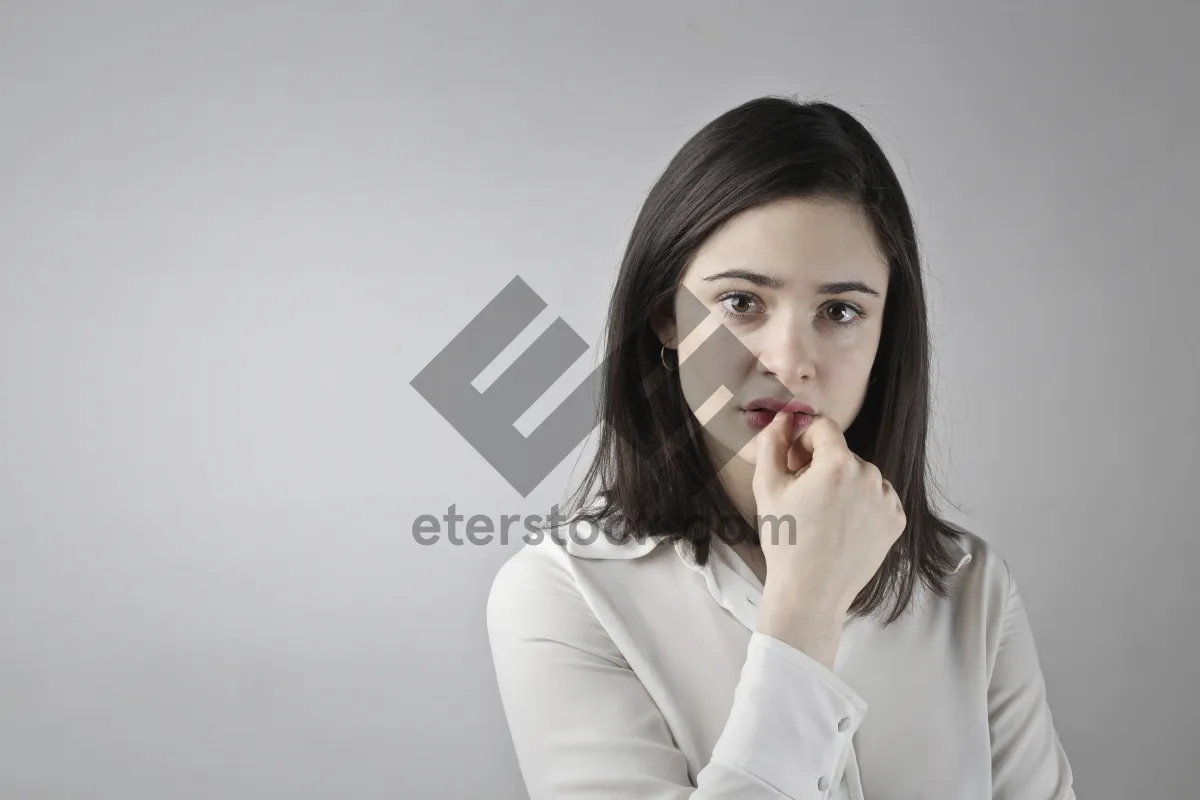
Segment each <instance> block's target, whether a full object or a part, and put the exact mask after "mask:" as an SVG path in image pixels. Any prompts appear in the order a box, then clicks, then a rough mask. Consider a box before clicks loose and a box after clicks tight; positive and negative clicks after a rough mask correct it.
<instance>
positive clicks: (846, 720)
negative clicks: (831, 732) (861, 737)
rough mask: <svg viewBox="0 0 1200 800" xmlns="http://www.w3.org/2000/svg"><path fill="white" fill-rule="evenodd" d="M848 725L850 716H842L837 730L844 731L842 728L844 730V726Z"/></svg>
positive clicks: (847, 726)
mask: <svg viewBox="0 0 1200 800" xmlns="http://www.w3.org/2000/svg"><path fill="white" fill-rule="evenodd" d="M849 727H850V718H849V717H843V718H842V721H841V722H839V723H838V730H839V731H844V730H846V728H849Z"/></svg>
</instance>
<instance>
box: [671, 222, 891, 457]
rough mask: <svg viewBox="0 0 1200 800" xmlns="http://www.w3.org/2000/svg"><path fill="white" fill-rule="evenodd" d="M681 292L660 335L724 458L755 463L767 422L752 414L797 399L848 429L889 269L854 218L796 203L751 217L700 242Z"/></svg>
mask: <svg viewBox="0 0 1200 800" xmlns="http://www.w3.org/2000/svg"><path fill="white" fill-rule="evenodd" d="M683 288H684V289H686V292H685V291H681V292H678V293H677V295H676V300H675V304H674V313H675V316H674V318H673V319H670V320H664V321H660V322H659V323H657V324H656V325H655V329H656V332H657V334H658V336H659V339H660V340H661V341H663V342H664V343H665V344H666V345H667V347H669V348H678V359H679V378H680V381H681V384H682V387H683V393H684V396H685V398H686V399H687V403H688V406H689V407H690V408H691V410H692V413H693V414H695V415H696V417H697V419H698V421H699V422H700V424H701V425H703V427H704V429H705V432H706V436H707V438H708V440H709V444H710V446H713V445H716V446H717V447H716V448H715V450H716V452H720V453H722V454H723V455H724V456H725V459H724V460H726V461H727V460H728V457H729V456H731V455H734V454H736V455H738V456H740V457H741V458H742V459H743V460H744V461H746V462H748V463H750V464H753V463H754V460H755V450H756V448H755V447H754V437H755V434H756V433H757V432H758V431H759V430H761V429H762V427H764V426H765V425H766V423H768V422H769V421H770V419H771V417H772V416H773V415H774V414H773V412H772V411H770V410H765V411H764V410H760V411H757V412H755V410H754V406H755V404H756V402H761V401H763V400H776V401H784V402H787V401H789V400H793V399H794V400H795V401H798V402H801V403H805V404H807V405H808V406H810V407H811V408H812V410H813V411H814V412H815V415H816V416H824V417H828V418H830V419H832V420H833V421H834V422H836V423H837V426H838V428H839V429H840V430H842V431H845V430H846V429H847V428H848V427H849V426H850V424H851V423H852V422H853V421H854V418H855V417H856V416H857V415H858V412H859V409H860V408H862V404H863V400H864V398H865V396H866V391H867V382H868V381H869V379H870V372H871V366H872V364H873V363H874V361H875V353H876V350H877V349H878V346H879V336H880V330H881V325H882V320H883V310H884V298H886V297H887V289H888V267H887V260H886V258H885V257H884V256H883V254H882V252H880V250H879V249H878V247H877V245H876V243H875V238H874V235H873V231H872V229H871V227H870V223H869V222H868V221H867V219H866V218H865V216H864V215H863V214H862V213H861V212H859V211H858V210H857V209H855V208H854V207H853V206H850V205H847V204H844V203H839V202H836V201H830V200H798V199H788V200H779V201H775V202H772V203H769V204H766V205H762V206H758V207H756V208H752V209H749V210H747V211H745V212H743V213H741V214H739V215H738V216H736V217H734V218H732V219H730V220H729V221H728V222H727V223H726V224H725V225H724V226H722V227H721V228H719V229H718V230H717V231H716V232H714V233H713V234H712V235H711V236H710V237H709V238H708V239H707V240H706V241H705V242H704V244H703V245H702V246H701V247H700V249H699V250H698V251H697V252H696V254H695V256H694V258H693V259H692V262H691V264H690V265H689V267H688V269H687V272H686V273H685V274H684V277H683ZM689 293H690V296H691V297H689V296H688V295H689ZM691 298H695V299H694V300H692V299H691ZM696 301H698V302H696ZM722 328H723V329H724V330H722ZM680 334H686V336H685V337H684V338H683V341H682V342H681V341H680V340H679V337H680ZM714 334H715V335H714ZM667 363H668V364H670V363H671V360H670V355H669V354H668V361H667ZM672 366H673V365H672ZM795 434H796V435H798V434H799V429H796V431H795Z"/></svg>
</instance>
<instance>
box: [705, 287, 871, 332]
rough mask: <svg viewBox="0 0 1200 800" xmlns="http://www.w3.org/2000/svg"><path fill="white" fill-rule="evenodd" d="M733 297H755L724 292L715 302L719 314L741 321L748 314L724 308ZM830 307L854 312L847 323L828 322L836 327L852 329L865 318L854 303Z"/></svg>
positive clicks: (752, 299)
mask: <svg viewBox="0 0 1200 800" xmlns="http://www.w3.org/2000/svg"><path fill="white" fill-rule="evenodd" d="M735 297H739V298H747V299H749V300H751V301H752V302H757V301H758V300H757V298H756V297H754V295H752V294H749V293H747V292H726V293H725V294H723V295H721V296H720V297H719V298H717V302H719V303H721V313H723V314H724V315H725V317H726V318H727V319H734V320H743V319H745V318H746V317H748V316H750V314H749V312H740V313H739V312H737V311H730V310H729V309H728V308H726V307H725V301H726V300H729V299H732V298H735ZM830 306H845V307H846V308H849V309H852V310H853V311H854V313H855V317H854V319H852V320H851V321H849V322H837V321H836V320H829V321H830V322H832V323H833V324H834V325H838V326H840V327H843V328H850V327H853V326H855V325H857V324H858V323H860V322H862V321H863V320H865V319H866V318H867V314H866V312H865V311H863V310H862V308H860V307H859V306H856V305H855V304H854V303H849V302H847V301H845V300H835V301H834V302H832V303H830V304H829V305H828V306H825V307H826V308H829V307H830Z"/></svg>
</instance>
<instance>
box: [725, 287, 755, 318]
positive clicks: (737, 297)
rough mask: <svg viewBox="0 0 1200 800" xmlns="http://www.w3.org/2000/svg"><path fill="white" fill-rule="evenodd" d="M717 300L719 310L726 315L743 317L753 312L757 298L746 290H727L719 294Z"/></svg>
mask: <svg viewBox="0 0 1200 800" xmlns="http://www.w3.org/2000/svg"><path fill="white" fill-rule="evenodd" d="M719 300H720V303H721V310H722V311H724V312H725V316H727V317H745V316H748V315H750V314H753V313H754V309H753V307H754V306H755V305H756V304H757V303H758V298H756V297H755V296H754V295H752V294H749V293H748V292H729V293H727V294H723V295H721V297H720V298H719ZM747 306H750V308H747Z"/></svg>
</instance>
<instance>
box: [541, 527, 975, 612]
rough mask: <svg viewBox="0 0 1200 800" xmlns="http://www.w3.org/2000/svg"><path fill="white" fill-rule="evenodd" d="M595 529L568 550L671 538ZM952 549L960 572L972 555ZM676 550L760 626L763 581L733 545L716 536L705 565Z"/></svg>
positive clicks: (649, 544)
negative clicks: (620, 535) (618, 538)
mask: <svg viewBox="0 0 1200 800" xmlns="http://www.w3.org/2000/svg"><path fill="white" fill-rule="evenodd" d="M594 531H595V526H594V525H592V524H590V523H589V524H588V526H587V528H586V529H584V530H582V531H580V530H576V531H575V532H574V533H573V534H572V535H569V536H567V537H565V539H566V541H565V545H564V547H565V549H566V551H567V552H568V553H570V554H571V555H573V556H576V557H579V558H591V559H633V558H641V557H642V556H644V555H646V554H648V553H650V552H652V551H653V550H654V549H655V548H657V547H658V546H659V545H660V544H661V543H662V542H664V541H666V540H667V539H668V537H667V536H665V535H660V536H647V537H646V538H644V539H642V540H641V541H639V540H637V539H635V538H633V537H630V538H629V539H628V540H626V541H624V542H614V541H612V540H611V539H609V538H608V536H606V535H605V534H604V533H603V532H598V533H595V535H593V532H594ZM950 548H951V549H952V550H953V551H954V553H955V555H956V556H957V558H958V565H957V566H956V567H955V568H954V571H955V572H958V571H959V570H961V569H962V568H963V567H964V566H966V565H967V564H969V563H970V561H971V554H970V553H968V552H967V551H966V550H965V549H964V548H963V546H962V545H961V544H960V543H959V542H951V543H950ZM675 552H676V553H677V554H678V556H679V558H680V560H681V561H682V562H683V563H684V564H685V565H687V566H688V567H689V568H690V569H692V570H694V571H696V572H697V573H699V574H700V575H701V577H702V578H703V580H704V583H705V586H706V587H707V589H708V592H709V594H710V595H712V598H713V600H715V601H716V602H717V604H718V605H719V606H721V607H722V608H724V609H725V610H726V611H728V612H729V613H730V614H732V615H733V616H734V618H736V619H737V620H738V621H739V622H741V624H742V625H744V626H745V627H746V629H748V630H751V631H753V630H756V629H757V627H758V605H759V603H760V602H761V601H762V589H761V583H760V582H759V581H758V579H757V578H755V577H754V576H753V573H752V572H750V568H749V567H748V566H746V565H745V564H744V563H743V562H742V561H741V558H740V557H739V556H738V555H737V554H736V553H735V552H734V550H733V548H731V547H730V546H729V545H728V544H726V543H725V542H723V541H722V540H721V539H720V538H718V537H713V540H712V546H711V547H710V548H709V559H708V563H707V564H705V565H704V566H703V567H702V566H700V565H699V564H697V563H696V558H695V553H694V552H693V548H692V545H691V543H690V542H687V541H677V542H676V543H675Z"/></svg>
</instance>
